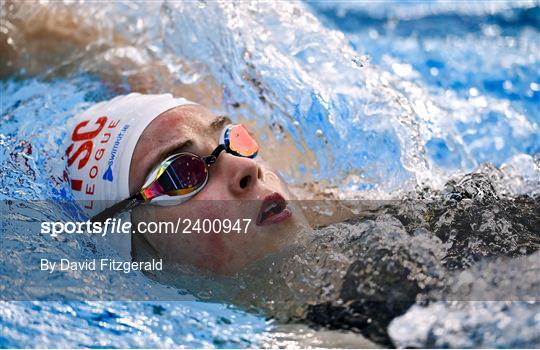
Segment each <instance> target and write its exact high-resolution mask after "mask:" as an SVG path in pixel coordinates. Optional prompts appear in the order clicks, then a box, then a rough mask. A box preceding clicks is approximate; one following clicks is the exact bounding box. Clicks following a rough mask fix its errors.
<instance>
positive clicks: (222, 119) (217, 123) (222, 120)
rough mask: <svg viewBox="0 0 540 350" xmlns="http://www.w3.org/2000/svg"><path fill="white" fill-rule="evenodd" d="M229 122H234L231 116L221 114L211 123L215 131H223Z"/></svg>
mask: <svg viewBox="0 0 540 350" xmlns="http://www.w3.org/2000/svg"><path fill="white" fill-rule="evenodd" d="M227 124H232V120H231V118H229V117H228V116H226V115H220V116H219V117H217V118H216V119H215V120H214V121H213V122H212V123H211V124H210V128H211V129H212V130H213V131H221V130H222V129H223V127H224V126H225V125H227Z"/></svg>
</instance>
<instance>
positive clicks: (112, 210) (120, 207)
mask: <svg viewBox="0 0 540 350" xmlns="http://www.w3.org/2000/svg"><path fill="white" fill-rule="evenodd" d="M140 203H144V198H143V196H142V194H140V193H137V194H134V195H133V196H131V197H129V198H127V199H124V200H123V201H121V202H119V203H116V204H115V205H113V206H112V207H109V208H107V209H105V210H103V211H102V212H101V213H99V214H97V215H96V216H94V217H92V218H91V219H90V221H92V222H105V220H107V219H110V218H113V217H114V216H116V215H118V214H121V213H123V212H126V211H129V210H131V209H133V208H135V207H136V206H137V205H138V204H140Z"/></svg>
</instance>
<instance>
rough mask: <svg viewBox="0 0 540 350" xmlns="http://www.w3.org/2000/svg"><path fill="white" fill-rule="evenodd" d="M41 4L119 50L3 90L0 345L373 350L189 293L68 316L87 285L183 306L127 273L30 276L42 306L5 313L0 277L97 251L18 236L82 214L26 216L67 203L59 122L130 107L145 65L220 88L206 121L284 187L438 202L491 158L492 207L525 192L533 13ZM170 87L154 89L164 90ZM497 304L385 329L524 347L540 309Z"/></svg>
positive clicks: (454, 342) (490, 8)
mask: <svg viewBox="0 0 540 350" xmlns="http://www.w3.org/2000/svg"><path fill="white" fill-rule="evenodd" d="M2 6H6V5H4V4H3V5H2ZM55 6H59V7H61V6H67V7H70V6H71V7H72V10H73V11H77V12H79V13H81V14H82V15H83V16H84V17H86V18H92V19H94V20H95V21H96V23H97V24H96V25H100V24H99V23H103V25H104V26H105V27H106V26H109V27H113V28H114V30H115V31H117V32H119V33H121V34H122V35H123V36H124V37H126V38H128V39H129V40H128V41H130V42H132V43H133V45H131V46H128V47H105V48H103V47H100V45H99V44H96V45H94V46H90V47H87V48H86V50H87V51H83V52H75V53H74V54H73V56H71V57H70V58H69V60H67V61H65V62H61V63H58V64H57V65H56V66H53V67H51V68H50V69H49V70H48V71H46V72H42V73H40V74H38V75H37V76H29V75H27V74H26V73H27V72H26V71H25V70H24V69H23V70H21V71H19V72H17V73H16V74H14V75H13V76H11V77H8V78H6V79H4V80H2V82H1V93H2V96H1V98H2V101H1V104H2V107H1V108H2V113H1V121H0V150H1V151H0V164H1V165H0V173H1V179H0V183H1V185H0V199H1V200H2V201H3V203H4V204H2V218H1V221H0V230H1V235H2V237H1V240H2V247H1V250H0V256H1V258H2V261H3V262H5V263H3V264H2V265H1V266H0V271H1V274H0V286H1V287H0V291H1V294H2V300H3V301H2V302H1V303H2V308H1V310H0V329H1V332H0V346H2V347H104V346H105V347H123V348H128V347H180V346H186V347H220V348H236V347H259V346H278V345H279V346H294V345H297V346H308V345H315V346H316V345H319V346H321V345H322V346H331V345H332V344H341V345H343V346H356V347H362V346H366V344H370V343H369V342H367V341H366V340H365V339H362V338H351V339H349V338H347V340H346V341H343V339H344V337H346V335H343V334H341V333H332V334H331V335H329V336H328V335H324V336H323V335H322V334H323V333H324V332H323V331H319V332H317V331H314V330H311V329H302V331H299V330H298V329H296V328H290V329H288V328H285V331H282V329H281V328H279V327H282V326H283V325H279V324H278V323H277V322H276V321H272V320H268V319H267V318H266V317H265V315H264V314H259V313H250V312H246V311H244V310H241V309H240V308H238V307H235V306H233V305H228V304H225V303H209V302H205V301H204V298H201V297H199V296H196V295H195V296H191V295H187V294H186V296H185V299H186V300H185V301H176V302H150V301H145V302H121V301H116V302H75V301H70V300H81V299H84V294H82V293H84V292H85V291H86V290H87V289H83V288H79V287H80V285H81V284H85V285H86V286H88V285H90V286H92V283H105V284H106V285H110V287H111V288H113V287H114V288H117V287H118V286H122V287H124V288H126V290H128V291H129V292H128V293H129V294H130V295H129V299H132V300H149V299H152V297H155V295H160V298H159V299H161V300H167V295H168V293H179V291H178V290H171V288H168V287H165V286H162V285H159V284H157V283H154V282H152V281H150V280H148V279H147V278H145V277H144V276H143V275H140V274H129V275H126V276H122V277H121V278H119V279H114V280H113V279H109V280H106V281H99V282H98V281H97V280H92V279H91V278H85V277H84V276H71V277H69V278H66V281H65V287H66V288H65V289H60V290H57V291H54V293H55V294H54V295H51V291H46V292H45V291H43V294H40V291H39V286H40V285H43V284H46V283H47V279H48V278H52V277H49V276H44V275H43V274H41V273H40V272H38V271H35V272H33V273H31V274H29V275H28V276H25V281H28V282H27V283H31V284H33V285H35V287H36V290H37V291H36V293H35V294H34V295H33V296H32V298H33V299H38V300H44V301H33V302H31V301H16V302H15V301H9V300H16V299H21V298H20V297H17V295H18V292H20V291H21V290H23V287H22V286H17V285H9V286H8V285H6V283H2V282H6V281H8V280H11V277H13V276H15V275H16V274H17V273H18V272H19V270H18V268H17V266H22V265H24V264H28V265H30V264H33V263H35V260H36V259H37V254H40V255H43V254H46V255H47V256H50V257H61V256H64V255H66V254H69V255H72V256H80V257H81V258H91V257H95V256H96V253H95V252H94V251H93V250H92V249H91V248H90V246H91V245H90V244H87V243H88V242H87V239H85V238H84V237H82V238H80V239H77V240H76V241H74V242H71V244H65V245H52V244H50V242H49V241H48V237H43V236H39V235H35V234H32V231H31V229H30V226H29V225H30V224H29V223H32V222H35V221H39V220H42V219H45V218H46V219H47V220H60V219H82V218H84V216H83V214H82V212H81V211H80V210H79V209H78V208H76V207H71V206H65V205H58V207H57V208H49V207H44V206H43V205H42V204H40V203H41V202H39V200H53V201H58V202H62V201H64V200H68V199H70V198H71V194H70V191H69V189H68V187H67V186H66V183H65V181H64V180H63V179H64V171H63V170H64V163H63V160H62V154H63V140H64V138H65V135H66V129H65V123H66V121H67V120H68V119H69V118H70V117H71V116H73V115H74V114H75V113H76V112H77V111H81V110H83V109H84V108H86V107H88V106H90V105H91V104H92V103H94V102H96V101H101V100H104V99H107V98H110V97H112V96H115V95H116V94H118V93H126V92H129V91H130V84H131V80H130V79H128V77H129V76H130V74H132V72H131V71H130V70H132V69H133V67H136V66H137V65H138V64H143V63H145V62H146V63H147V62H150V61H152V60H157V59H159V60H160V61H162V62H163V65H164V67H166V69H167V70H168V71H169V72H171V73H172V74H173V77H174V78H175V79H176V80H175V81H174V82H172V83H173V84H187V85H194V86H204V84H206V82H208V81H213V82H214V83H215V84H216V85H217V86H221V87H222V90H220V94H221V98H219V99H216V100H215V101H214V102H215V103H214V104H213V105H212V106H211V107H212V108H213V109H214V110H215V111H216V112H225V113H228V114H230V115H231V116H232V117H233V119H235V120H244V121H248V122H249V123H252V124H253V125H256V126H258V127H259V129H260V130H261V131H260V133H259V135H257V136H258V137H259V138H260V139H261V144H263V145H264V144H265V142H267V143H275V147H273V148H271V150H268V148H267V149H266V150H264V149H263V150H262V152H264V153H263V156H265V157H266V158H268V159H269V161H270V162H273V164H274V165H276V167H278V168H279V169H282V170H283V175H284V176H285V177H286V178H287V180H289V181H290V182H291V183H293V184H297V185H301V184H302V183H304V182H307V181H317V182H319V183H323V184H325V186H329V187H333V188H335V189H337V191H338V193H339V195H340V196H341V197H343V198H367V199H381V198H382V199H384V198H396V197H397V198H400V196H401V195H402V194H403V193H407V192H410V191H416V190H417V189H419V188H430V189H433V190H436V189H441V188H442V187H443V185H444V184H445V183H446V181H447V180H448V179H450V178H452V177H453V176H456V174H464V173H466V172H470V171H473V170H474V169H478V167H480V170H479V171H480V172H481V173H482V172H484V173H487V172H488V171H489V168H482V164H483V163H486V162H488V163H492V164H493V165H494V166H496V167H498V168H499V169H501V171H502V174H503V175H501V176H502V180H501V181H500V183H499V187H500V190H501V191H502V192H505V193H508V194H511V195H514V196H515V195H520V194H529V195H533V196H534V195H536V196H538V195H540V127H539V124H540V103H539V102H540V41H539V40H538V37H539V36H538V35H539V31H540V2H538V1H523V2H514V1H508V2H505V1H496V2H488V1H482V2H472V3H469V4H465V3H459V4H453V3H451V2H444V1H443V2H438V1H433V2H400V1H396V2H390V1H389V2H376V3H366V2H342V3H340V2H275V3H255V2H253V3H252V2H249V3H248V2H241V3H236V4H234V3H229V2H205V1H199V2H186V3H180V2H168V1H163V2H145V3H136V4H134V3H130V2H115V3H108V4H101V3H100V4H96V3H87V4H84V6H82V5H77V6H75V5H70V4H67V5H60V4H56V5H55ZM13 34H14V33H13ZM14 35H15V34H14ZM15 39H16V38H15ZM102 39H104V40H106V38H102ZM111 62H120V63H121V64H115V65H114V67H116V69H118V70H119V73H120V74H119V75H120V76H123V77H126V79H125V80H124V81H121V82H120V84H118V85H116V86H111V85H110V84H108V83H106V82H104V81H103V79H101V78H100V74H98V73H97V72H103V71H106V70H107V69H109V67H110V66H107V64H108V63H111ZM62 71H68V73H67V74H63V73H62ZM155 78H156V81H158V82H159V79H160V76H159V75H155ZM167 84H171V82H163V84H161V85H160V84H157V85H156V87H155V88H154V90H153V92H168V90H167V86H168V85H167ZM209 91H212V90H211V89H210V90H209ZM291 149H293V150H294V152H297V153H295V154H299V155H301V156H299V157H296V158H295V162H294V163H293V162H282V163H280V159H279V158H280V151H281V152H288V151H290V150H291ZM483 169H488V170H483ZM9 201H19V202H17V203H24V204H23V205H12V204H9V203H10V202H9ZM20 201H23V202H20ZM6 203H8V204H6ZM364 229H365V228H362V227H360V228H358V230H364ZM351 230H353V231H354V230H355V229H351ZM351 232H352V231H351ZM403 242H404V243H403ZM403 242H402V243H400V244H406V245H414V243H415V242H416V241H414V240H412V239H411V240H410V242H409V240H405V239H404V240H403ZM396 246H397V245H396ZM532 257H533V258H538V255H536V256H535V255H532ZM531 261H532V263H533V264H534V261H535V260H534V259H532V260H531ZM536 261H537V260H536ZM485 264H486V265H487V264H488V263H485ZM479 266H483V265H479ZM505 266H506V265H505ZM486 268H488V267H486ZM489 268H491V267H489ZM508 269H509V271H515V270H511V269H510V268H508ZM473 275H474V274H473ZM533 282H534V283H537V282H538V281H537V280H535V281H532V282H531V283H533ZM180 292H182V293H184V294H185V291H180ZM92 297H93V298H95V299H98V300H99V299H103V300H107V295H99V296H92ZM23 299H24V298H23ZM155 299H156V300H157V299H158V298H155ZM47 300H49V301H47ZM50 300H63V301H50ZM536 300H537V299H536ZM493 303H495V304H489V303H487V302H479V303H478V304H475V306H474V308H473V309H472V310H471V309H466V308H464V307H463V306H462V305H461V304H459V303H455V302H454V303H453V302H439V303H433V304H431V305H430V306H429V307H423V306H420V305H415V306H413V307H412V308H411V309H410V310H409V311H408V312H407V313H406V314H405V315H403V316H401V317H400V318H397V319H396V320H395V321H394V322H393V323H392V324H391V326H390V329H389V334H390V337H391V340H392V342H393V343H394V344H396V345H398V346H451V347H452V346H455V347H468V346H487V347H500V346H503V347H504V346H519V347H534V346H538V344H540V339H539V338H540V337H539V336H538V332H537V330H538V326H539V324H540V319H539V318H538V303H531V304H516V305H514V306H512V307H510V306H508V305H507V306H505V305H504V304H505V303H504V302H493ZM505 308H506V309H505ZM507 310H510V311H507ZM444 319H448V320H447V321H446V323H445V321H444ZM278 329H279V331H278ZM501 329H503V330H504V331H500V330H501ZM287 332H291V333H294V334H286V335H283V333H287ZM479 334H482V335H483V336H481V335H479ZM318 337H321V338H323V337H326V342H325V341H324V340H320V339H318ZM430 337H431V338H430ZM308 338H309V342H308V341H307V340H306V339H308ZM314 339H315V340H314Z"/></svg>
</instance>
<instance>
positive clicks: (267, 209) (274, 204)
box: [257, 192, 292, 226]
mask: <svg viewBox="0 0 540 350" xmlns="http://www.w3.org/2000/svg"><path fill="white" fill-rule="evenodd" d="M291 215H292V212H291V209H290V208H289V206H288V205H287V201H286V200H285V198H283V196H282V195H280V194H279V193H277V192H274V193H272V194H270V195H268V196H266V197H265V198H264V201H263V203H262V205H261V209H260V210H259V217H258V218H257V225H258V226H264V225H273V224H277V223H279V222H282V221H284V220H286V219H287V218H289V217H290V216H291Z"/></svg>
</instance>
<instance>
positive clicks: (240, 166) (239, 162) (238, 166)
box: [219, 154, 263, 196]
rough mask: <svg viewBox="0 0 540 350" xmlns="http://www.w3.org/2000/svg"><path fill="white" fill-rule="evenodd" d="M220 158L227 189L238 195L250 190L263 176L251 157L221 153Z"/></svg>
mask: <svg viewBox="0 0 540 350" xmlns="http://www.w3.org/2000/svg"><path fill="white" fill-rule="evenodd" d="M220 158H222V159H219V162H221V166H222V167H223V168H222V169H223V171H224V174H225V176H226V177H227V184H228V187H229V190H230V191H231V193H232V194H234V195H237V196H240V195H242V194H244V193H247V192H249V191H251V190H252V189H253V187H255V185H256V184H257V182H258V181H261V180H262V178H263V172H262V169H261V168H260V166H259V165H258V164H257V162H256V161H255V160H253V159H250V158H242V157H236V156H233V155H231V154H222V155H221V156H220Z"/></svg>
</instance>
